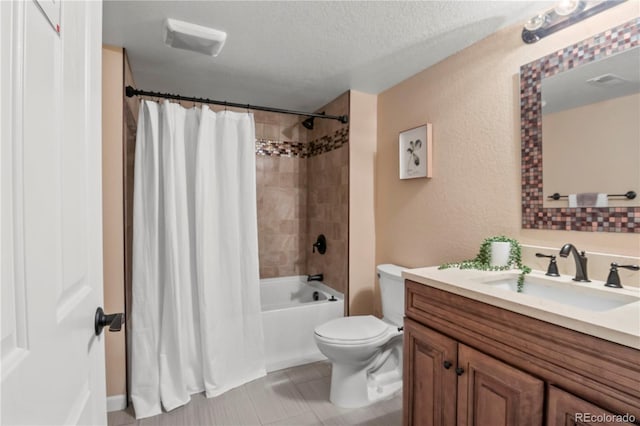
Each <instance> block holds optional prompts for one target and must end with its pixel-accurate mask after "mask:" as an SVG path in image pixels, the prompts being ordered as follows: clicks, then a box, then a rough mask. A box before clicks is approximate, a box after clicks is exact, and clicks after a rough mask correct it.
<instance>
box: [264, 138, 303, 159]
mask: <svg viewBox="0 0 640 426" xmlns="http://www.w3.org/2000/svg"><path fill="white" fill-rule="evenodd" d="M307 145H308V144H306V143H304V142H288V141H274V140H268V139H258V140H256V155H266V156H269V157H301V158H305V157H308V152H309V148H308V146H307Z"/></svg>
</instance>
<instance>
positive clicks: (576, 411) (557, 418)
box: [547, 386, 637, 426]
mask: <svg viewBox="0 0 640 426" xmlns="http://www.w3.org/2000/svg"><path fill="white" fill-rule="evenodd" d="M635 420H637V419H635V418H634V417H633V416H630V415H628V414H627V415H626V416H625V415H619V416H617V415H615V414H613V413H610V412H609V411H607V410H604V409H602V408H600V407H598V406H597V405H593V404H591V403H590V402H587V401H585V400H583V399H580V398H578V397H577V396H574V395H571V394H570V393H567V392H564V391H561V390H560V389H558V388H556V387H553V386H550V387H549V399H548V404H547V426H582V425H584V426H601V425H611V424H624V425H627V424H632V423H630V422H634V421H635Z"/></svg>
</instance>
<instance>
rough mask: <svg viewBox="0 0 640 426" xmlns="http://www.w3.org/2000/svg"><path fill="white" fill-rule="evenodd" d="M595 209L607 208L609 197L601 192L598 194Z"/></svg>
mask: <svg viewBox="0 0 640 426" xmlns="http://www.w3.org/2000/svg"><path fill="white" fill-rule="evenodd" d="M595 207H609V196H608V195H607V194H603V193H602V192H600V193H598V199H597V200H596V205H595Z"/></svg>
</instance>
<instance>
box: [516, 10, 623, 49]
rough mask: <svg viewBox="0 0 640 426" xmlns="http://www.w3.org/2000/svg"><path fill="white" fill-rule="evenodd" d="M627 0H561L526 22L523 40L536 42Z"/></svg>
mask: <svg viewBox="0 0 640 426" xmlns="http://www.w3.org/2000/svg"><path fill="white" fill-rule="evenodd" d="M625 1H626V0H600V1H598V0H595V1H587V0H560V1H559V2H558V3H557V4H556V6H555V7H554V8H553V9H550V10H547V11H546V12H544V13H540V14H538V15H536V16H534V17H532V18H531V19H529V20H528V21H527V22H526V23H525V24H524V28H523V29H522V40H523V41H524V42H525V43H535V42H536V41H538V40H540V39H541V38H543V37H546V36H548V35H549V34H553V33H555V32H556V31H559V30H561V29H563V28H566V27H568V26H569V25H573V24H575V23H576V22H580V21H582V20H583V19H586V18H588V17H590V16H593V15H595V14H597V13H600V12H602V11H603V10H607V9H609V8H611V7H613V6H617V5H618V4H620V3H623V2H625ZM634 1H635V0H634Z"/></svg>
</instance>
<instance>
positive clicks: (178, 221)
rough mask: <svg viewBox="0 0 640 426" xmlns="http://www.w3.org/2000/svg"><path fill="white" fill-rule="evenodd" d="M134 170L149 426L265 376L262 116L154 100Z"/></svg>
mask: <svg viewBox="0 0 640 426" xmlns="http://www.w3.org/2000/svg"><path fill="white" fill-rule="evenodd" d="M135 161H136V163H135V178H134V209H133V212H134V215H133V216H134V218H133V265H132V267H133V271H132V272H133V282H132V290H133V295H132V308H131V311H132V312H131V338H130V344H131V400H132V401H133V405H134V408H135V412H136V417H137V418H143V417H149V416H153V415H156V414H159V413H161V412H162V408H164V409H165V410H172V409H174V408H176V407H178V406H181V405H184V404H186V403H187V402H188V401H189V400H190V396H191V394H193V393H197V392H201V391H203V390H204V391H205V392H206V395H207V397H212V396H216V395H219V394H221V393H223V392H226V391H227V390H229V389H232V388H234V387H237V386H239V385H241V384H243V383H246V382H248V381H251V380H253V379H256V378H258V377H261V376H264V375H265V374H266V373H265V366H264V339H263V333H262V316H261V312H260V287H259V272H258V230H257V212H256V179H255V126H254V122H253V115H252V114H248V113H235V112H228V111H224V112H220V113H214V112H213V111H211V110H210V109H209V108H207V107H206V106H203V107H202V108H201V109H196V108H193V109H185V108H183V107H181V106H180V105H178V104H173V103H169V102H164V103H163V104H157V103H155V102H151V101H143V102H142V103H141V106H140V113H139V118H138V133H137V141H136V156H135Z"/></svg>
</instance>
